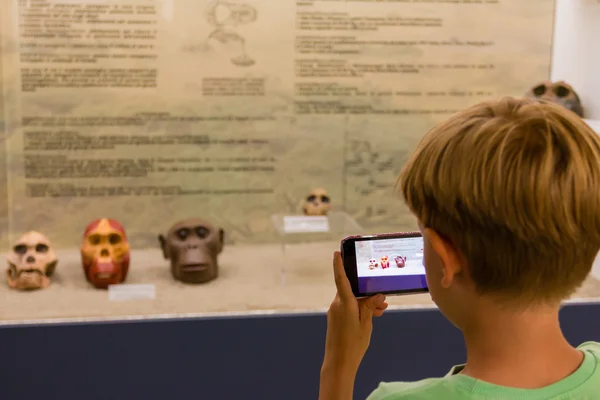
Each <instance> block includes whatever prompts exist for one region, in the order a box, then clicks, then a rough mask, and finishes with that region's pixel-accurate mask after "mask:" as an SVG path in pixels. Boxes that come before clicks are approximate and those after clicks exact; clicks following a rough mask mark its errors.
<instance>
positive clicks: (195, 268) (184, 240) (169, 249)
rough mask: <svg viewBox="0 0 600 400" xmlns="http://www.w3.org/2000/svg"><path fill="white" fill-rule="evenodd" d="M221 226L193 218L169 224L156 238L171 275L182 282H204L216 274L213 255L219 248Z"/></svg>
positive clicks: (220, 248) (215, 263)
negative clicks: (169, 227) (167, 228)
mask: <svg viewBox="0 0 600 400" xmlns="http://www.w3.org/2000/svg"><path fill="white" fill-rule="evenodd" d="M224 235H225V233H224V231H223V229H220V228H216V227H215V226H213V225H212V224H210V223H208V222H207V221H204V220H202V219H198V218H193V219H187V220H184V221H180V222H178V223H176V224H175V225H173V226H172V227H171V229H169V232H168V233H167V235H166V236H163V235H159V236H158V240H159V242H160V247H161V248H162V251H163V255H164V257H165V259H166V260H170V261H171V274H172V275H173V278H175V279H176V280H179V281H181V282H186V283H206V282H209V281H211V280H213V279H215V278H216V277H217V276H218V275H219V265H218V262H217V257H218V256H219V254H220V253H221V251H223V240H224Z"/></svg>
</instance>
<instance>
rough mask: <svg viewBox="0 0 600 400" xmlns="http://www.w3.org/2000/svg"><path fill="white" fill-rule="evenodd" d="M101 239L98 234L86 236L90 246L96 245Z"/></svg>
mask: <svg viewBox="0 0 600 400" xmlns="http://www.w3.org/2000/svg"><path fill="white" fill-rule="evenodd" d="M101 239H102V238H101V237H100V235H98V234H94V235H90V236H88V243H89V244H91V245H92V246H97V245H99V244H100V240H101Z"/></svg>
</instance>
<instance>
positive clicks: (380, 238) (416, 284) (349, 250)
mask: <svg viewBox="0 0 600 400" xmlns="http://www.w3.org/2000/svg"><path fill="white" fill-rule="evenodd" d="M340 247H341V253H342V259H343V260H344V269H345V270H346V275H347V276H348V280H349V281H350V285H351V286H352V292H353V293H354V296H356V297H367V296H372V295H374V294H378V293H382V294H409V293H424V292H428V291H429V288H428V287H427V280H426V279H425V267H424V264H423V236H422V235H421V233H419V232H405V233H386V234H381V235H371V236H349V237H347V238H345V239H344V240H342V243H341V246H340Z"/></svg>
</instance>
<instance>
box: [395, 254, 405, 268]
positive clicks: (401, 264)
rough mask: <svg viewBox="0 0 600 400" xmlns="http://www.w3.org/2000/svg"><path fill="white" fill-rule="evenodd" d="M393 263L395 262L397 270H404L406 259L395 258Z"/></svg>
mask: <svg viewBox="0 0 600 400" xmlns="http://www.w3.org/2000/svg"><path fill="white" fill-rule="evenodd" d="M394 261H395V262H396V267H398V268H404V267H405V266H406V257H402V256H396V258H394Z"/></svg>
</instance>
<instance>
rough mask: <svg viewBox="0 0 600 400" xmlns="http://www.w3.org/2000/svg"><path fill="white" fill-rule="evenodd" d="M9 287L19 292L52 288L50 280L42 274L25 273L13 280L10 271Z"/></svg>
mask: <svg viewBox="0 0 600 400" xmlns="http://www.w3.org/2000/svg"><path fill="white" fill-rule="evenodd" d="M6 275H7V281H8V286H9V287H10V288H12V289H17V290H38V289H45V288H47V287H48V286H50V279H49V278H48V277H47V276H45V275H44V274H43V273H41V272H39V273H38V272H23V273H21V274H20V275H19V276H18V277H17V278H13V275H12V274H11V273H10V269H8V270H7V271H6Z"/></svg>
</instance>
